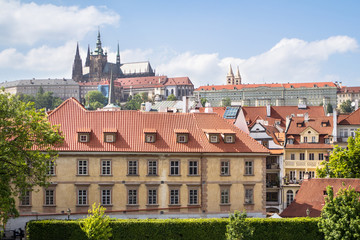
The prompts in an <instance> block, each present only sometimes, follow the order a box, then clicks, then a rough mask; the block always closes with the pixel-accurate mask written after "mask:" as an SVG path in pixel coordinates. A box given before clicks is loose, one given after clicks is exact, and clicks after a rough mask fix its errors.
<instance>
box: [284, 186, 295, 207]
mask: <svg viewBox="0 0 360 240" xmlns="http://www.w3.org/2000/svg"><path fill="white" fill-rule="evenodd" d="M293 200H294V192H293V191H292V190H288V191H287V192H286V206H289V205H290V203H292V201H293Z"/></svg>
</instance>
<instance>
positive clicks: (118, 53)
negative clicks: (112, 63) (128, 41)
mask: <svg viewBox="0 0 360 240" xmlns="http://www.w3.org/2000/svg"><path fill="white" fill-rule="evenodd" d="M116 65H118V66H120V48H119V43H118V45H117V53H116Z"/></svg>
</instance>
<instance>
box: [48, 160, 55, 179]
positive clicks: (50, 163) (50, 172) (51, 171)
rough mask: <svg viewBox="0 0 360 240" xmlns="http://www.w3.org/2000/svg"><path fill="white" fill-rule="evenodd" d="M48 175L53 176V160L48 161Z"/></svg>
mask: <svg viewBox="0 0 360 240" xmlns="http://www.w3.org/2000/svg"><path fill="white" fill-rule="evenodd" d="M48 175H49V176H55V162H54V161H49V170H48Z"/></svg>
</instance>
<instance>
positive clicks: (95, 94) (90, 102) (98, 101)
mask: <svg viewBox="0 0 360 240" xmlns="http://www.w3.org/2000/svg"><path fill="white" fill-rule="evenodd" d="M106 101H107V98H106V97H105V96H104V95H103V94H102V93H101V92H100V91H97V90H94V91H89V92H88V93H87V94H86V95H85V105H86V106H89V109H90V110H96V109H98V108H103V107H104V106H105V104H106Z"/></svg>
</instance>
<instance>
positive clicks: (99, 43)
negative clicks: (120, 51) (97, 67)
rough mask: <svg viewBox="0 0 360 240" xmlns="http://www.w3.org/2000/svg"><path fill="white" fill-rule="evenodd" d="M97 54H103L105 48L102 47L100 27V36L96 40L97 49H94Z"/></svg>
mask: <svg viewBox="0 0 360 240" xmlns="http://www.w3.org/2000/svg"><path fill="white" fill-rule="evenodd" d="M94 53H95V55H103V54H104V50H103V49H102V47H101V38H100V28H99V30H98V36H97V41H96V49H95V50H94Z"/></svg>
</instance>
